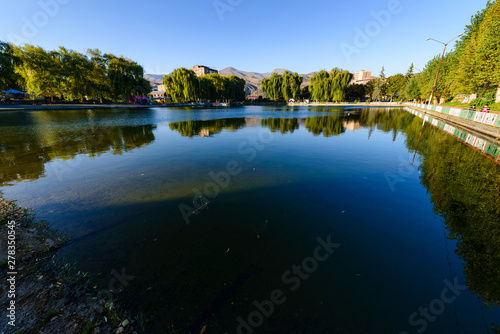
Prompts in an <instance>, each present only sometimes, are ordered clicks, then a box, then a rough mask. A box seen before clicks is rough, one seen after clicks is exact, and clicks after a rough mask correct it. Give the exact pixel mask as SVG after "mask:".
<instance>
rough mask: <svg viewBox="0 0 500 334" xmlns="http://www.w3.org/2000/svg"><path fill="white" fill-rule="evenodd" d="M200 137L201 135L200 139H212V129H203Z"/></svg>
mask: <svg viewBox="0 0 500 334" xmlns="http://www.w3.org/2000/svg"><path fill="white" fill-rule="evenodd" d="M199 135H200V137H210V135H211V132H210V129H207V128H203V129H201V131H200V133H199Z"/></svg>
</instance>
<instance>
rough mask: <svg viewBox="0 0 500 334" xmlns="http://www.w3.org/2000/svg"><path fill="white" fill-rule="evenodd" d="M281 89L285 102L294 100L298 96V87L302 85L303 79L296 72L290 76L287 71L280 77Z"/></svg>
mask: <svg viewBox="0 0 500 334" xmlns="http://www.w3.org/2000/svg"><path fill="white" fill-rule="evenodd" d="M282 78H283V81H282V87H281V92H282V95H283V98H284V99H285V101H289V100H290V99H292V98H293V99H295V97H296V96H297V95H298V94H300V85H301V84H302V80H303V78H302V77H301V76H299V74H298V73H297V72H295V73H294V74H292V73H291V72H289V71H286V72H285V73H283V75H282Z"/></svg>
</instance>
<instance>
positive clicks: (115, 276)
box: [0, 106, 500, 334]
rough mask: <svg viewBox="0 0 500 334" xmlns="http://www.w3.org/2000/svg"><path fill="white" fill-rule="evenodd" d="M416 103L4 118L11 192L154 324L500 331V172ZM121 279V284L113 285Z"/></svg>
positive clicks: (126, 304)
mask: <svg viewBox="0 0 500 334" xmlns="http://www.w3.org/2000/svg"><path fill="white" fill-rule="evenodd" d="M421 124H422V120H421V119H420V118H418V117H415V116H414V115H412V114H410V113H408V112H406V111H405V110H403V108H392V109H390V108H375V107H373V108H369V107H366V108H360V107H344V108H342V107H337V108H335V107H323V108H322V107H315V108H307V107H294V108H289V107H261V106H253V107H241V108H231V109H227V110H226V109H182V108H151V109H147V110H130V111H127V110H88V111H82V110H79V111H72V110H68V111H32V112H2V113H0V126H1V130H2V131H1V133H0V156H1V162H0V170H1V172H0V182H1V187H0V191H2V192H3V196H4V197H5V198H7V199H16V200H18V204H19V205H21V206H26V207H32V208H34V212H35V214H36V215H37V218H39V219H44V220H47V221H48V222H50V224H51V226H52V227H54V228H56V229H59V230H61V231H64V232H65V233H66V234H68V236H70V237H71V238H72V241H71V242H70V243H69V244H68V245H67V246H66V247H64V248H63V249H61V250H60V251H59V252H58V257H59V258H60V259H64V260H65V261H69V262H71V263H76V267H77V268H78V270H81V271H83V272H88V273H89V275H90V276H91V277H92V280H93V283H94V284H95V285H96V288H95V291H96V292H95V294H94V295H95V296H96V297H98V298H104V299H107V300H114V301H116V302H117V303H118V304H119V305H120V306H121V307H122V308H123V309H125V310H127V311H128V312H130V314H132V318H133V319H134V320H135V321H136V322H138V323H139V324H141V326H142V328H143V329H144V332H145V333H167V332H168V333H189V332H191V333H199V332H200V331H201V328H202V327H203V326H205V325H206V326H208V331H207V333H375V334H378V333H380V334H382V333H383V334H387V333H395V334H403V333H423V332H426V333H495V332H494V331H493V329H492V328H493V327H495V326H497V327H496V331H497V333H500V327H498V326H500V308H499V305H500V283H499V282H500V239H499V235H500V208H499V205H498V203H500V176H499V175H500V174H499V172H500V166H499V165H498V164H497V163H495V162H494V161H492V159H488V158H487V157H485V156H484V155H482V154H481V152H477V151H475V150H473V149H471V148H470V147H468V146H466V145H465V144H463V143H461V142H459V141H457V139H456V138H454V137H452V136H450V135H448V134H447V133H446V132H444V131H442V130H440V129H438V128H435V127H433V126H432V125H429V124H426V125H425V127H424V131H423V134H422V140H421V142H420V144H419V146H418V154H417V158H416V160H415V163H414V164H412V159H413V154H414V151H415V148H416V146H417V140H418V137H419V133H420V129H421ZM110 290H111V291H110Z"/></svg>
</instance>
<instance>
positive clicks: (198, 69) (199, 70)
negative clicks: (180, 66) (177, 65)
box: [191, 65, 219, 77]
mask: <svg viewBox="0 0 500 334" xmlns="http://www.w3.org/2000/svg"><path fill="white" fill-rule="evenodd" d="M191 70H192V71H193V72H194V73H195V74H196V76H197V77H201V76H204V75H205V74H210V73H219V71H217V70H214V69H212V68H210V67H208V66H203V65H196V66H195V67H193V68H192V69H191Z"/></svg>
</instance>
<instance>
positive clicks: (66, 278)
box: [0, 193, 138, 334]
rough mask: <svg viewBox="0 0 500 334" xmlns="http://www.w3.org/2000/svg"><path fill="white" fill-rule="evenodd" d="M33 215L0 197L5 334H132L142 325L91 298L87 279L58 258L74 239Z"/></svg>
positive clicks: (2, 324) (0, 275)
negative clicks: (136, 327) (61, 251)
mask: <svg viewBox="0 0 500 334" xmlns="http://www.w3.org/2000/svg"><path fill="white" fill-rule="evenodd" d="M29 211H30V209H25V208H21V207H19V206H17V205H16V204H15V201H8V200H6V199H4V198H3V196H2V194H1V193H0V231H1V232H0V245H1V247H0V248H1V252H0V268H1V269H2V270H0V279H1V280H2V281H4V282H5V281H7V279H9V281H7V282H9V284H5V285H2V288H1V289H0V291H1V293H2V295H3V296H5V298H2V302H0V305H1V308H2V309H3V310H4V312H5V313H6V315H7V316H3V317H1V318H0V327H2V328H4V329H3V330H2V331H1V333H2V334H3V333H16V334H17V333H67V334H77V333H78V334H80V333H85V334H90V333H123V334H126V333H133V332H134V326H137V325H138V324H137V323H135V322H134V321H133V320H128V319H127V318H125V317H124V316H120V315H119V314H123V313H125V312H123V310H121V309H120V308H119V306H117V305H116V302H115V301H113V300H111V301H105V300H97V298H92V296H93V295H94V293H95V291H94V290H93V289H92V284H91V283H92V282H91V278H90V277H89V276H87V273H83V272H80V271H78V270H77V268H76V267H74V265H73V264H70V263H68V262H67V261H65V260H64V259H61V258H58V257H57V253H58V250H59V249H61V248H62V247H64V246H65V245H67V244H68V242H69V241H70V240H69V238H68V237H67V236H66V235H65V234H63V233H61V232H58V231H56V230H54V229H52V228H51V227H50V225H49V223H48V222H45V221H39V220H36V219H35V216H34V215H32V214H30V213H29ZM11 231H14V233H12V232H11ZM12 235H14V236H15V237H14V238H13V237H12ZM12 241H14V243H13V242H12ZM12 244H14V246H11V245H12ZM7 245H9V248H8V247H7ZM12 247H13V248H12ZM8 249H9V252H8V251H7V250H8ZM12 249H14V250H13V251H12ZM8 254H9V255H12V256H11V257H10V258H8V257H7V255H8ZM9 260H10V261H9ZM13 261H14V262H13ZM7 285H9V286H7ZM4 286H5V287H4ZM7 297H8V298H7ZM9 308H10V309H9ZM9 310H10V311H9ZM9 315H10V317H9ZM129 319H130V318H129ZM9 322H11V323H9ZM13 325H15V326H13ZM135 330H138V329H135Z"/></svg>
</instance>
